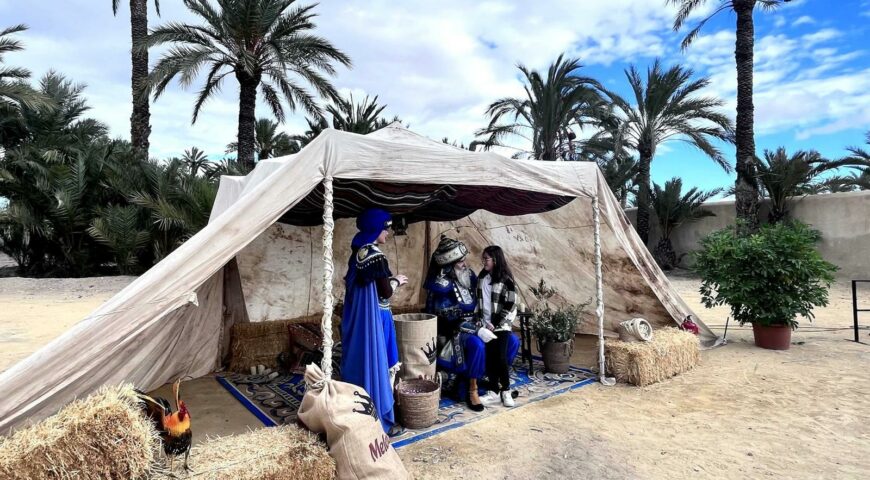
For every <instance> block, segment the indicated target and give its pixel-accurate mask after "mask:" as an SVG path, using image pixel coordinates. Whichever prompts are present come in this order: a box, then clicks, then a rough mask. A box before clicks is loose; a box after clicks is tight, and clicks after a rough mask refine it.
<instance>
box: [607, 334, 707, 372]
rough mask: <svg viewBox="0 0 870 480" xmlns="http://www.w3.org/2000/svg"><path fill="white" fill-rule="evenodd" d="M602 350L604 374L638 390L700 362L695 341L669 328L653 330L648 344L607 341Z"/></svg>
mask: <svg viewBox="0 0 870 480" xmlns="http://www.w3.org/2000/svg"><path fill="white" fill-rule="evenodd" d="M606 347H607V352H608V354H607V356H606V358H607V364H606V367H607V370H608V371H609V372H610V373H611V374H612V375H615V376H616V379H617V380H619V381H620V382H628V383H631V384H633V385H638V386H641V387H642V386H645V385H650V384H652V383H656V382H660V381H662V380H665V379H668V378H670V377H673V376H674V375H677V374H680V373H683V372H687V371H689V370H691V369H693V368H695V366H696V365H698V362H700V360H701V347H700V343H699V342H698V337H697V336H695V335H694V334H691V333H689V332H684V331H682V330H679V329H676V328H670V327H668V328H662V329H659V330H656V331H655V332H654V333H653V339H652V341H651V342H622V341H618V340H608V341H607V344H606Z"/></svg>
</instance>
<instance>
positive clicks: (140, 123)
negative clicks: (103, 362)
mask: <svg viewBox="0 0 870 480" xmlns="http://www.w3.org/2000/svg"><path fill="white" fill-rule="evenodd" d="M147 36H148V1H147V0H130V37H131V40H132V45H133V48H132V49H131V54H130V57H131V60H132V74H131V81H130V84H131V89H132V91H133V114H132V115H130V141H131V142H132V143H133V148H135V149H136V151H137V152H138V153H139V154H140V155H143V156H144V157H145V158H148V148H149V143H148V137H149V136H150V135H151V125H150V121H151V112H150V111H149V108H148V95H143V94H142V90H143V87H144V85H145V83H146V81H147V79H148V50H145V49H141V50H140V49H138V48H136V45H139V44H141V43H143V42H144V40H145V37H147Z"/></svg>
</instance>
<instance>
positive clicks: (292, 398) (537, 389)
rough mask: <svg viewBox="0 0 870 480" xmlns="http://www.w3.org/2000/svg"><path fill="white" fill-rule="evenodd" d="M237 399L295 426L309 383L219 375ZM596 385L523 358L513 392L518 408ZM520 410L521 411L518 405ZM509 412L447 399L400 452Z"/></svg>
mask: <svg viewBox="0 0 870 480" xmlns="http://www.w3.org/2000/svg"><path fill="white" fill-rule="evenodd" d="M215 378H216V379H217V381H218V382H220V383H221V385H223V386H224V388H226V389H227V390H228V391H229V392H230V393H232V394H233V396H235V397H236V399H238V400H239V401H240V402H242V404H243V405H244V406H245V407H246V408H247V409H248V410H250V411H251V412H252V413H253V414H254V415H256V416H257V418H259V419H260V421H262V422H263V424H265V425H266V426H276V425H283V424H292V423H295V422H296V411H297V410H298V409H299V405H300V404H301V403H302V396H303V395H304V394H305V381H304V380H303V378H302V375H285V376H278V377H276V378H273V379H269V378H268V377H267V376H265V375H245V374H239V373H223V374H218V375H216V376H215ZM594 382H595V374H594V373H593V372H591V371H589V370H586V369H583V368H577V367H573V366H572V367H570V369H569V371H568V373H565V374H561V375H559V374H552V373H544V364H543V362H542V361H541V359H540V358H537V357H535V359H534V374H532V375H529V368H528V364H527V363H525V362H522V361H521V360H520V359H519V357H518V358H517V360H516V361H515V362H514V368H513V371H512V372H511V388H513V389H515V390H517V391H519V393H520V396H519V398H517V399H516V405H517V407H520V406H523V405H526V404H529V403H533V402H537V401H539V400H543V399H545V398H549V397H552V396H554V395H559V394H560V393H565V392H568V391H571V390H574V389H576V388H579V387H582V386H584V385H588V384H590V383H594ZM514 408H516V407H514ZM507 410H509V409H508V408H506V407H504V406H502V405H501V403H495V404H492V405H487V408H485V409H484V410H483V411H482V412H472V411H471V410H469V409H468V408H467V407H466V406H465V403H464V402H457V401H454V400H452V399H449V398H442V399H441V405H440V406H439V408H438V419H437V420H436V421H435V424H434V425H432V426H431V427H429V428H427V429H424V430H411V429H405V431H403V432H402V433H401V434H399V435H396V436H394V437H392V443H393V446H394V447H396V448H399V447H402V446H404V445H408V444H411V443H414V442H417V441H419V440H422V439H424V438H428V437H431V436H433V435H437V434H439V433H442V432H446V431H448V430H453V429H455V428H459V427H461V426H463V425H467V424H469V423H473V422H476V421H478V420H480V419H483V418H486V417H489V416H491V415H496V414H498V413H501V412H504V411H507Z"/></svg>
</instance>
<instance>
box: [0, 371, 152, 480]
mask: <svg viewBox="0 0 870 480" xmlns="http://www.w3.org/2000/svg"><path fill="white" fill-rule="evenodd" d="M159 442H160V440H159V438H158V437H157V432H156V431H155V430H154V428H153V426H152V424H151V422H150V420H148V419H147V418H145V416H144V415H142V410H141V407H140V406H139V402H138V400H137V398H136V394H135V392H134V391H133V387H132V386H131V385H122V386H119V387H108V388H103V389H100V390H99V391H98V392H97V393H94V394H92V395H91V396H89V397H87V398H85V399H83V400H82V399H80V400H76V401H74V402H73V403H71V404H69V405H67V406H66V407H64V408H63V409H62V410H61V411H60V412H58V413H57V414H55V415H53V416H51V417H49V418H47V419H45V420H43V421H42V422H39V423H37V424H35V425H32V426H30V427H27V428H24V429H22V430H19V431H17V432H15V433H14V434H13V435H12V436H11V437H8V438H0V478H2V479H37V478H51V479H82V480H87V479H97V478H99V479H107V478H130V479H138V478H143V477H144V476H145V475H146V474H148V473H149V472H150V471H151V468H152V466H153V462H154V460H155V457H156V452H157V448H159V447H158V446H159Z"/></svg>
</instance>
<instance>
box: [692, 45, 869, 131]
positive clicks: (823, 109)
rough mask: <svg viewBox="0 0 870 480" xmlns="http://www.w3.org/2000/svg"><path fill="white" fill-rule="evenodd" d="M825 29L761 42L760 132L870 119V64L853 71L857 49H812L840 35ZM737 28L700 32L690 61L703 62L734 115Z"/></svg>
mask: <svg viewBox="0 0 870 480" xmlns="http://www.w3.org/2000/svg"><path fill="white" fill-rule="evenodd" d="M840 35H841V33H840V32H838V31H836V30H833V29H823V30H819V31H818V32H814V33H811V34H808V35H804V36H803V37H801V38H800V39H798V38H793V37H789V36H787V35H784V34H772V35H766V36H763V37H760V38H757V39H756V42H755V70H754V75H753V80H754V82H753V83H754V94H755V95H754V106H755V125H756V134H757V135H765V134H771V133H780V132H783V131H795V133H796V136H797V137H798V138H800V139H805V138H808V137H811V136H814V135H822V134H827V133H833V132H837V131H840V130H844V129H848V128H855V127H863V126H866V125H868V124H870V111H868V109H867V108H866V107H867V105H870V93H868V92H870V69H863V70H861V71H852V69H851V65H850V64H852V63H854V60H855V59H857V58H860V57H862V56H864V55H865V52H864V51H860V50H856V51H850V52H845V53H840V52H839V50H838V49H836V48H829V47H825V48H815V49H808V48H807V46H808V43H812V44H817V43H821V42H823V41H825V40H828V39H833V38H836V37H838V36H840ZM733 48H734V32H733V31H731V30H722V31H718V32H711V33H709V34H707V35H702V36H701V37H699V38H698V39H697V41H696V43H695V47H693V48H692V50H690V51H689V52H687V53H688V61H689V62H688V63H689V64H692V65H696V64H699V65H703V66H704V69H705V70H704V71H705V73H707V74H708V75H710V77H711V88H710V89H711V93H713V94H715V95H717V96H719V97H721V98H724V99H727V103H728V105H727V108H728V109H729V113H731V114H732V115H733V112H734V109H735V108H736V90H737V80H736V73H735V67H734V57H733Z"/></svg>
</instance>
